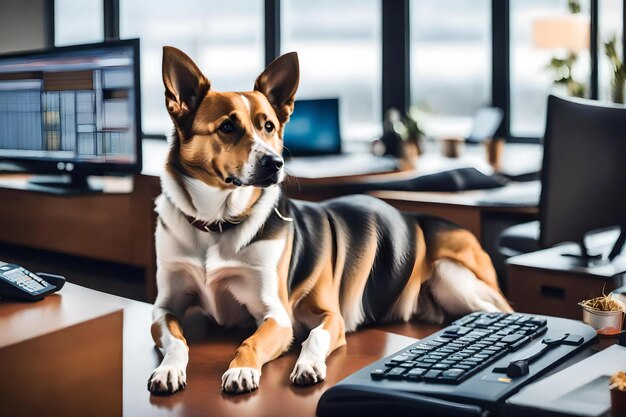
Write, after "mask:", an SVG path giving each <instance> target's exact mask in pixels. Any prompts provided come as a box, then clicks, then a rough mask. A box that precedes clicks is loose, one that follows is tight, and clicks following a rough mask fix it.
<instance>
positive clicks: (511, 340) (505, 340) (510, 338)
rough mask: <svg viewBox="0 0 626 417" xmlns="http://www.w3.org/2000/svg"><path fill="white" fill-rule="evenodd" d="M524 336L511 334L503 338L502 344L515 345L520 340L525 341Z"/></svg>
mask: <svg viewBox="0 0 626 417" xmlns="http://www.w3.org/2000/svg"><path fill="white" fill-rule="evenodd" d="M523 338H524V335H521V334H515V333H514V334H510V335H508V336H505V337H503V338H502V340H501V342H502V343H508V344H512V343H515V342H517V341H519V340H520V339H523Z"/></svg>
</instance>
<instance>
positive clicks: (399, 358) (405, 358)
mask: <svg viewBox="0 0 626 417" xmlns="http://www.w3.org/2000/svg"><path fill="white" fill-rule="evenodd" d="M408 360H409V356H406V355H398V356H394V357H393V358H391V362H406V361H408Z"/></svg>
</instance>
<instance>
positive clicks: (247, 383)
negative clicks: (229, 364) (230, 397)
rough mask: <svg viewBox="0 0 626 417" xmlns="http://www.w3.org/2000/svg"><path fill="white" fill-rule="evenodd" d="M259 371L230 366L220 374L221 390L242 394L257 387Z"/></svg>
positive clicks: (259, 377)
mask: <svg viewBox="0 0 626 417" xmlns="http://www.w3.org/2000/svg"><path fill="white" fill-rule="evenodd" d="M260 379H261V372H260V371H259V370H257V369H254V368H230V369H229V370H228V371H226V372H224V375H222V390H223V391H224V392H229V393H232V394H242V393H245V392H250V391H253V390H255V389H257V388H259V380H260Z"/></svg>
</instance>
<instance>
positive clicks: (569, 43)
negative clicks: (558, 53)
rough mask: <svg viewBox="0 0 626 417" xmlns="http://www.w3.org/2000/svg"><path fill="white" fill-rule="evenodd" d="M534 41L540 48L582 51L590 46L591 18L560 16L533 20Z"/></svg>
mask: <svg viewBox="0 0 626 417" xmlns="http://www.w3.org/2000/svg"><path fill="white" fill-rule="evenodd" d="M533 43H534V45H535V46H536V47H538V48H545V49H558V48H563V49H567V50H568V51H580V50H585V49H588V48H589V19H587V18H585V17H584V16H559V17H550V18H545V19H537V20H535V21H534V22H533Z"/></svg>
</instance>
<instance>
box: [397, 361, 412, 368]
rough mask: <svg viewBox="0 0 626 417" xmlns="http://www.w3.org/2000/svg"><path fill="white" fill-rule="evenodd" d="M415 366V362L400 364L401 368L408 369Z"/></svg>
mask: <svg viewBox="0 0 626 417" xmlns="http://www.w3.org/2000/svg"><path fill="white" fill-rule="evenodd" d="M414 366H415V362H402V363H401V364H400V367H401V368H407V369H411V368H413V367H414Z"/></svg>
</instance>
